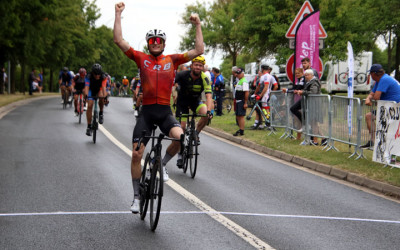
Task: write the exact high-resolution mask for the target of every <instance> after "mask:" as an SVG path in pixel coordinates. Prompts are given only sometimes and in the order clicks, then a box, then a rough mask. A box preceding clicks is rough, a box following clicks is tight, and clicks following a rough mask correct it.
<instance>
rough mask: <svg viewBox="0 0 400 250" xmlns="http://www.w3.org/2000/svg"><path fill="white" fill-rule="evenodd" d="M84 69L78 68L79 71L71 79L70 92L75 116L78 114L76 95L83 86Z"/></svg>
mask: <svg viewBox="0 0 400 250" xmlns="http://www.w3.org/2000/svg"><path fill="white" fill-rule="evenodd" d="M85 78H86V69H85V68H80V69H79V73H78V74H76V76H75V77H74V78H73V79H72V92H73V93H74V106H75V116H78V115H79V113H78V96H79V95H80V94H82V93H83V89H84V88H85Z"/></svg>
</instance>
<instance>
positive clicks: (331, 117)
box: [269, 91, 376, 159]
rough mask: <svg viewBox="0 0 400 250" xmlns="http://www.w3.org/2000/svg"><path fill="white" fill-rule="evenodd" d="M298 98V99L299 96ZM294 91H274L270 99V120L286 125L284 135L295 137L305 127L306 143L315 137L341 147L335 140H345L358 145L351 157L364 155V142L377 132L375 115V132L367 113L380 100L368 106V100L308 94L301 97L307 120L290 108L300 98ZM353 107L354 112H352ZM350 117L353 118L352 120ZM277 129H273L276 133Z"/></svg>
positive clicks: (328, 144)
mask: <svg viewBox="0 0 400 250" xmlns="http://www.w3.org/2000/svg"><path fill="white" fill-rule="evenodd" d="M296 98H297V99H296ZM298 98H299V96H297V95H294V94H293V92H288V93H286V94H285V93H283V92H282V91H272V92H271V98H270V100H269V106H270V110H271V116H270V123H271V127H272V128H284V129H285V131H284V133H283V134H282V136H281V138H284V139H287V138H294V137H293V132H294V131H297V132H301V131H303V133H304V136H305V144H309V143H310V141H311V137H318V138H321V139H327V144H326V145H325V147H324V148H323V149H325V150H326V151H329V150H331V149H334V150H337V151H338V149H337V148H336V147H335V145H334V142H341V143H344V144H348V145H349V148H350V146H353V147H354V152H353V154H352V155H350V156H349V158H351V157H353V156H355V155H357V156H358V157H357V158H356V159H359V158H360V157H364V156H363V149H362V148H361V146H362V145H364V144H365V143H367V142H368V141H372V137H373V136H375V125H374V124H375V122H374V121H375V119H374V120H373V121H372V129H373V131H372V133H370V132H369V130H368V128H367V125H366V122H365V115H366V114H367V113H369V112H373V111H374V110H376V102H373V105H372V106H366V105H365V100H362V102H361V101H360V99H359V98H348V97H343V96H332V97H331V96H330V95H308V96H307V97H305V96H304V97H303V98H302V99H301V102H302V103H301V104H302V110H301V112H302V113H303V124H301V122H300V121H299V120H298V118H297V117H296V116H294V115H293V114H292V112H291V111H290V107H291V106H292V105H293V104H294V103H295V102H296V101H298V100H299V99H298ZM350 108H351V116H349V112H350ZM349 118H350V119H351V120H350V122H349ZM273 132H274V130H272V131H271V132H270V134H271V133H273Z"/></svg>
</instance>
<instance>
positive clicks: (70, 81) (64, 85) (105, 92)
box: [59, 63, 111, 136]
mask: <svg viewBox="0 0 400 250" xmlns="http://www.w3.org/2000/svg"><path fill="white" fill-rule="evenodd" d="M59 86H60V89H61V98H62V101H61V103H64V102H65V100H66V99H67V98H69V100H70V101H72V96H71V94H73V100H74V108H75V115H76V116H78V115H79V112H80V110H78V96H79V95H81V94H83V95H84V97H85V98H84V106H85V108H84V111H86V119H87V124H88V125H87V129H86V135H88V136H91V135H92V125H91V120H92V110H93V100H94V99H95V98H99V107H100V112H99V123H100V124H102V123H103V122H104V114H103V110H104V106H105V105H108V103H109V100H108V96H109V95H110V86H111V76H110V75H109V74H107V73H106V72H103V70H102V67H101V65H100V64H98V63H95V64H94V65H93V66H92V68H91V71H90V72H89V73H87V72H86V69H85V68H80V69H79V71H78V74H76V75H74V74H73V73H72V72H71V71H69V70H68V68H67V67H64V68H63V69H62V71H61V72H60V75H59ZM66 97H67V98H66Z"/></svg>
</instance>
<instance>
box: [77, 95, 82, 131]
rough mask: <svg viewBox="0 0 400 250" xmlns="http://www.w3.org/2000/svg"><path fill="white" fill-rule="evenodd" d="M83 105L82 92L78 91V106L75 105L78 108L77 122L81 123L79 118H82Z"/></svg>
mask: <svg viewBox="0 0 400 250" xmlns="http://www.w3.org/2000/svg"><path fill="white" fill-rule="evenodd" d="M83 106H84V104H83V93H82V92H80V93H79V96H78V107H77V110H78V113H79V124H81V120H82V114H83Z"/></svg>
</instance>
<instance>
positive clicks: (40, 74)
mask: <svg viewBox="0 0 400 250" xmlns="http://www.w3.org/2000/svg"><path fill="white" fill-rule="evenodd" d="M38 76H39V77H38V78H39V82H38V84H39V87H40V88H39V93H40V94H41V93H42V89H43V70H41V71H40V73H39V75H38Z"/></svg>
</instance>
